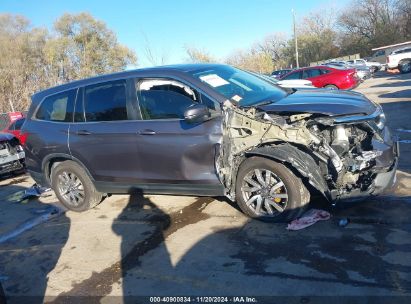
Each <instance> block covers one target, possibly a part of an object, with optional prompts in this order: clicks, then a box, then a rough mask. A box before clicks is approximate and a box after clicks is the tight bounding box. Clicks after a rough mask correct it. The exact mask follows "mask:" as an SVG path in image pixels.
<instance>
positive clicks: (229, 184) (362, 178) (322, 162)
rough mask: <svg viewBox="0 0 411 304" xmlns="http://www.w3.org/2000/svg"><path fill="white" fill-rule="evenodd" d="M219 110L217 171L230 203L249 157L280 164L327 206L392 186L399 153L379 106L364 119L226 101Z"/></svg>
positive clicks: (379, 191)
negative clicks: (273, 109) (277, 110)
mask: <svg viewBox="0 0 411 304" xmlns="http://www.w3.org/2000/svg"><path fill="white" fill-rule="evenodd" d="M330 106H331V105H330ZM223 112H224V125H223V143H222V149H221V151H220V155H219V157H218V160H217V169H218V172H219V176H220V179H221V181H222V183H223V185H224V186H225V188H226V194H227V196H228V197H229V198H231V199H233V200H235V189H234V188H235V178H236V172H237V170H238V167H239V165H240V164H241V162H242V161H243V160H244V159H245V158H247V157H249V156H253V155H254V156H255V155H257V156H263V157H268V158H271V159H275V160H276V161H279V162H281V163H284V164H286V165H287V166H289V167H291V168H292V169H293V171H294V172H296V174H298V175H299V176H301V177H302V178H304V180H305V181H306V182H308V183H309V184H311V186H312V187H314V188H315V189H317V190H318V191H319V192H320V193H322V194H323V195H324V196H325V197H326V198H327V199H328V200H329V201H333V202H334V201H337V200H344V199H353V198H360V197H364V196H368V195H376V194H380V193H382V192H383V191H385V190H386V189H387V188H390V187H391V186H392V185H393V184H394V182H395V172H396V168H397V163H398V157H399V149H398V144H397V142H396V141H394V140H393V139H392V136H391V134H390V132H389V130H388V128H387V127H386V126H385V116H384V113H383V112H382V109H381V107H380V106H377V105H375V112H374V113H372V114H368V115H366V114H361V115H358V114H351V115H336V116H330V115H323V114H321V113H295V112H290V113H287V112H284V111H282V112H281V113H275V112H267V111H262V110H261V109H259V108H258V107H251V108H241V107H239V106H238V105H236V104H235V103H232V102H230V101H226V102H225V104H224V106H223Z"/></svg>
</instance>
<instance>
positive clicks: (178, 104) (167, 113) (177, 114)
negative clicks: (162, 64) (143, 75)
mask: <svg viewBox="0 0 411 304" xmlns="http://www.w3.org/2000/svg"><path fill="white" fill-rule="evenodd" d="M137 96H138V101H139V105H140V111H141V116H142V118H143V119H144V120H151V119H184V112H185V110H186V109H187V108H188V107H189V106H190V105H192V104H193V103H195V102H198V100H199V98H198V94H197V93H196V92H195V91H193V90H192V89H191V88H189V87H188V86H186V85H185V84H182V83H180V82H178V81H175V80H167V79H147V80H143V81H140V82H139V84H138V85H137Z"/></svg>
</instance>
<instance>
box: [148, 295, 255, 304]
mask: <svg viewBox="0 0 411 304" xmlns="http://www.w3.org/2000/svg"><path fill="white" fill-rule="evenodd" d="M150 303H258V300H257V299H256V298H254V297H243V296H240V297H210V296H208V297H150Z"/></svg>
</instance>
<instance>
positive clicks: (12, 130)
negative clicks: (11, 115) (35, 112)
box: [3, 117, 26, 145]
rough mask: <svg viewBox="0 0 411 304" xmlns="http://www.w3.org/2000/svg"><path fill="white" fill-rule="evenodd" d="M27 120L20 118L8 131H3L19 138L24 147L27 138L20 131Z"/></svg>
mask: <svg viewBox="0 0 411 304" xmlns="http://www.w3.org/2000/svg"><path fill="white" fill-rule="evenodd" d="M25 120H26V118H24V117H22V118H19V119H17V120H15V121H13V122H12V123H11V124H10V125H9V126H8V127H7V128H6V129H4V130H3V131H4V132H7V133H11V134H13V135H14V136H15V137H17V139H18V140H19V141H20V144H22V145H24V144H25V142H26V136H24V135H22V134H21V133H20V129H21V126H22V125H23V123H24V121H25Z"/></svg>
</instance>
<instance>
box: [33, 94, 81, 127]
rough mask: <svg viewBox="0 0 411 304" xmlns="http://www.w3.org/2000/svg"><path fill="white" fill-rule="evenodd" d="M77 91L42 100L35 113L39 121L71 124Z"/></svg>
mask: <svg viewBox="0 0 411 304" xmlns="http://www.w3.org/2000/svg"><path fill="white" fill-rule="evenodd" d="M76 93H77V89H74V90H69V91H65V92H63V93H59V94H56V95H51V96H49V97H47V98H45V99H44V100H43V102H42V103H41V105H40V107H39V109H38V110H37V112H36V116H35V117H36V118H37V119H39V120H46V121H56V122H72V121H73V107H74V100H75V98H76Z"/></svg>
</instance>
